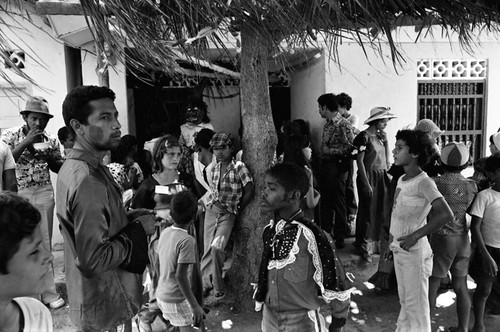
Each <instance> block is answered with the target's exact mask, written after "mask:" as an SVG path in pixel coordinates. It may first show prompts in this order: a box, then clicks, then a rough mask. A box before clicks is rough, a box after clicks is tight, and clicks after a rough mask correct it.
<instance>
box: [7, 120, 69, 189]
mask: <svg viewBox="0 0 500 332" xmlns="http://www.w3.org/2000/svg"><path fill="white" fill-rule="evenodd" d="M23 127H24V125H23V126H18V127H14V128H10V129H6V130H5V131H4V132H3V133H2V140H3V141H4V142H5V143H7V145H8V146H9V148H10V149H11V150H12V149H14V148H15V147H16V146H17V145H19V143H21V142H22V141H24V140H25V139H26V135H25V134H24V132H23ZM43 134H44V135H45V137H46V139H45V141H46V142H48V143H49V145H50V147H49V149H50V151H51V153H52V156H53V158H54V159H55V160H61V161H62V160H63V157H62V156H61V150H60V147H59V142H58V140H57V137H55V136H52V135H50V134H48V133H47V132H44V133H43ZM16 177H17V185H18V187H19V189H24V188H30V187H35V186H45V185H48V184H51V181H50V172H49V165H48V164H47V162H46V161H45V160H43V159H40V158H39V157H38V156H37V155H36V153H33V152H31V151H30V149H28V148H27V149H25V150H24V151H23V153H22V154H21V156H20V157H19V159H18V160H17V163H16Z"/></svg>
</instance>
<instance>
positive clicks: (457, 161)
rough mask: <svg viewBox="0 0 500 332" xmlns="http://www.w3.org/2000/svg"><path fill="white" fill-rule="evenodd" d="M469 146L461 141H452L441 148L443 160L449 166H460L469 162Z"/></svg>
mask: <svg viewBox="0 0 500 332" xmlns="http://www.w3.org/2000/svg"><path fill="white" fill-rule="evenodd" d="M469 158H470V154H469V148H468V147H467V146H466V145H465V144H464V143H461V142H451V143H448V144H446V145H445V146H444V147H443V148H442V149H441V156H440V159H441V162H442V163H443V164H445V165H448V166H453V167H460V166H463V165H465V164H467V163H468V162H469Z"/></svg>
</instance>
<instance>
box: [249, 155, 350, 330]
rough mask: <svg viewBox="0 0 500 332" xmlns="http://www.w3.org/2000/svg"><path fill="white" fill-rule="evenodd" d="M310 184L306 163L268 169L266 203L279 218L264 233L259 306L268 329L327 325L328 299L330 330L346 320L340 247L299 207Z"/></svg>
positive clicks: (346, 297)
mask: <svg viewBox="0 0 500 332" xmlns="http://www.w3.org/2000/svg"><path fill="white" fill-rule="evenodd" d="M308 189H309V177H308V175H307V173H306V171H305V169H304V167H302V166H298V165H296V164H291V163H279V164H276V165H274V166H273V167H271V169H269V170H268V171H267V172H266V175H265V179H264V191H263V193H262V198H261V206H262V208H263V209H264V210H267V211H270V212H273V213H274V219H272V220H271V221H270V223H269V224H268V225H267V226H266V227H265V229H264V233H263V235H262V238H263V241H264V249H263V253H262V260H261V263H260V268H259V279H258V283H257V287H256V290H255V295H254V299H255V301H256V310H259V311H260V310H262V309H263V314H262V331H263V332H271V331H324V330H325V328H326V327H325V320H324V318H323V316H322V315H321V313H320V311H319V308H320V306H321V305H322V304H325V303H330V307H331V308H332V309H333V310H332V311H333V313H332V316H333V317H332V324H330V327H329V329H330V331H336V332H337V331H341V330H342V327H343V326H344V325H345V322H346V318H347V312H348V311H347V310H346V309H347V308H348V307H349V303H350V290H340V289H339V287H340V282H339V281H338V280H337V270H336V266H335V261H336V259H337V257H336V256H335V251H334V250H333V249H332V247H331V245H330V243H329V241H328V238H327V237H326V234H325V233H324V232H323V231H322V230H321V229H320V228H319V227H318V226H317V225H316V224H314V223H313V222H311V221H309V220H307V219H306V218H304V213H303V211H302V210H301V209H300V207H299V206H300V202H301V201H302V198H303V197H304V196H305V195H306V193H307V191H308ZM332 241H333V240H332Z"/></svg>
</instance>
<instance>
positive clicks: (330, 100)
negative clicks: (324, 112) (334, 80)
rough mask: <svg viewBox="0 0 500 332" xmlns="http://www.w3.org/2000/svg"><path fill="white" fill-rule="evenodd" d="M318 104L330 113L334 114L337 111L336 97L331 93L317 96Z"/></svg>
mask: <svg viewBox="0 0 500 332" xmlns="http://www.w3.org/2000/svg"><path fill="white" fill-rule="evenodd" d="M318 104H319V105H320V106H326V108H328V109H329V110H330V112H336V111H338V109H339V103H338V101H337V96H335V95H334V94H333V93H325V94H324V95H321V96H319V98H318Z"/></svg>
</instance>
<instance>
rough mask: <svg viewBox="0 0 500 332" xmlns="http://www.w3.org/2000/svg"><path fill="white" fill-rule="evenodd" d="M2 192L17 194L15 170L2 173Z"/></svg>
mask: <svg viewBox="0 0 500 332" xmlns="http://www.w3.org/2000/svg"><path fill="white" fill-rule="evenodd" d="M2 183H3V190H8V191H12V192H16V193H17V178H16V170H15V169H7V170H4V171H3V173H2Z"/></svg>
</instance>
